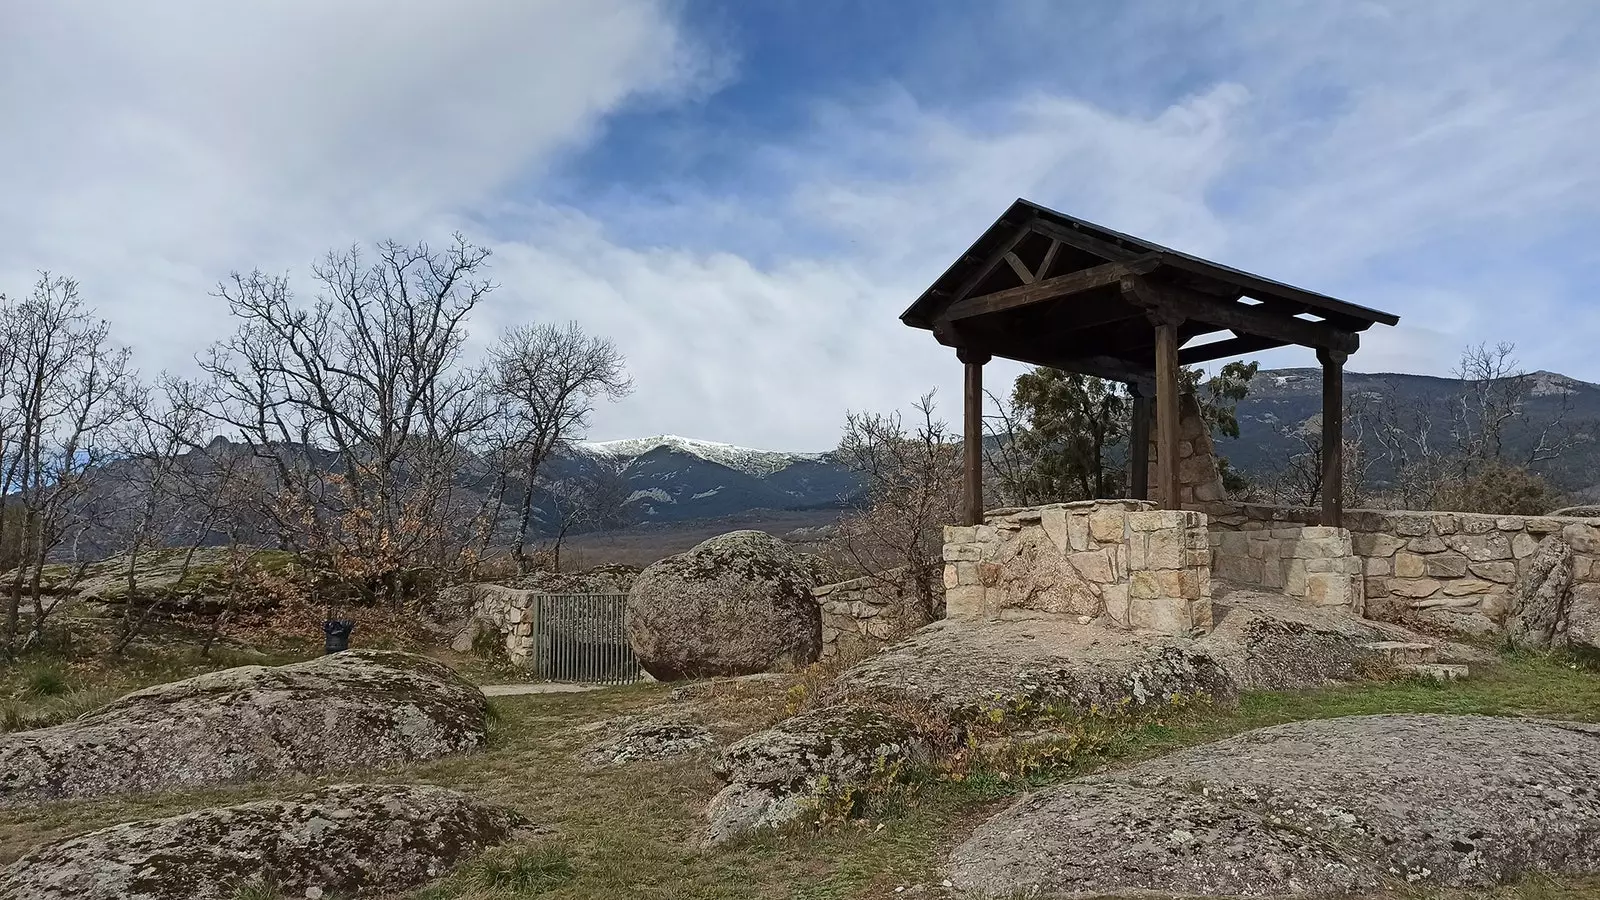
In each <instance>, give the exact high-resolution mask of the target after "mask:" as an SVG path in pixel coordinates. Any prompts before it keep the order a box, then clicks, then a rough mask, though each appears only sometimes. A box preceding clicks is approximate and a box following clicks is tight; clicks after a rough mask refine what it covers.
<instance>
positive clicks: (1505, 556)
mask: <svg viewBox="0 0 1600 900" xmlns="http://www.w3.org/2000/svg"><path fill="white" fill-rule="evenodd" d="M1203 508H1204V509H1205V510H1206V512H1207V514H1208V515H1209V518H1210V521H1211V527H1212V529H1213V530H1214V531H1217V532H1222V533H1220V534H1218V535H1216V537H1215V538H1214V547H1215V548H1216V550H1217V553H1216V558H1215V559H1214V560H1213V566H1214V569H1215V571H1216V573H1217V576H1218V577H1219V578H1237V577H1238V576H1239V575H1241V574H1243V575H1244V576H1246V577H1247V578H1248V577H1249V576H1250V575H1251V574H1253V569H1252V568H1250V567H1249V565H1248V564H1247V563H1242V562H1241V561H1240V560H1239V558H1238V552H1237V551H1238V548H1240V547H1244V548H1246V554H1247V555H1248V553H1249V552H1250V551H1249V548H1250V547H1251V546H1253V545H1254V543H1256V542H1257V541H1271V540H1273V537H1272V536H1273V535H1277V534H1289V533H1290V532H1292V531H1294V530H1296V529H1299V530H1300V531H1302V532H1304V531H1309V530H1311V529H1310V528H1308V527H1307V526H1306V524H1305V523H1311V522H1315V521H1316V520H1317V518H1318V516H1319V512H1318V511H1317V510H1314V509H1304V508H1298V507H1282V506H1266V505H1260V504H1242V503H1217V504H1206V505H1204V506H1203ZM1344 524H1345V526H1346V528H1347V529H1348V531H1349V533H1350V549H1351V552H1352V553H1353V554H1354V557H1355V558H1356V559H1357V560H1358V561H1359V562H1360V564H1361V568H1362V576H1363V578H1362V581H1361V593H1362V596H1363V600H1364V608H1365V614H1366V615H1367V616H1368V617H1369V618H1375V619H1383V620H1387V621H1396V622H1413V623H1414V622H1416V621H1418V620H1419V619H1421V620H1433V621H1434V622H1436V623H1438V624H1440V625H1443V626H1446V627H1450V628H1453V629H1456V630H1461V631H1477V632H1489V631H1493V630H1496V629H1497V628H1498V627H1499V626H1500V625H1501V624H1502V623H1503V622H1504V619H1505V616H1506V613H1507V611H1508V608H1509V605H1510V598H1511V591H1512V587H1513V585H1514V584H1515V583H1516V581H1517V578H1518V576H1520V575H1522V574H1523V573H1524V572H1525V571H1526V569H1527V566H1526V560H1527V558H1528V557H1529V556H1530V555H1532V553H1533V551H1534V549H1535V548H1536V547H1538V546H1539V542H1540V541H1542V540H1544V539H1546V538H1548V537H1551V536H1556V535H1559V536H1560V538H1561V539H1562V540H1564V541H1566V543H1567V544H1569V545H1571V547H1572V550H1573V583H1574V584H1575V585H1586V584H1600V520H1596V519H1581V518H1573V517H1557V516H1493V515H1479V514H1474V513H1451V512H1406V511H1390V510H1364V509H1363V510H1347V511H1346V512H1345V514H1344ZM1228 532H1232V533H1233V534H1232V535H1230V534H1229V533H1228ZM1263 533H1265V534H1266V535H1268V537H1267V538H1265V539H1261V538H1256V537H1254V536H1255V535H1260V534H1263ZM1264 580H1265V575H1264ZM1250 583H1254V582H1250Z"/></svg>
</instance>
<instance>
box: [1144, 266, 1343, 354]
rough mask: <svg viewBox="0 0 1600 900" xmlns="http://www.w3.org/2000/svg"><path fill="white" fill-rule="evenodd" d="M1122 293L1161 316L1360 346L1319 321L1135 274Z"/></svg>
mask: <svg viewBox="0 0 1600 900" xmlns="http://www.w3.org/2000/svg"><path fill="white" fill-rule="evenodd" d="M1122 295H1123V297H1124V298H1126V299H1127V300H1128V302H1130V303H1135V304H1138V305H1141V306H1144V307H1147V308H1149V309H1152V310H1159V311H1160V312H1162V313H1163V314H1164V315H1167V316H1175V317H1178V318H1183V319H1198V320H1199V321H1202V322H1210V323H1211V324H1213V325H1216V326H1218V327H1220V328H1228V329H1232V330H1233V331H1234V332H1236V333H1238V334H1241V335H1253V336H1255V337H1261V338H1271V339H1273V340H1276V341H1281V342H1283V343H1285V344H1299V345H1301V346H1303V347H1314V348H1318V349H1325V350H1335V351H1338V352H1341V353H1353V352H1355V350H1356V348H1357V347H1358V346H1360V339H1359V338H1357V337H1356V335H1354V334H1352V333H1350V332H1347V331H1341V330H1339V329H1337V328H1334V327H1332V326H1329V325H1326V324H1323V323H1320V322H1307V321H1305V320H1304V319H1296V318H1293V317H1285V316H1279V315H1274V314H1272V313H1270V312H1266V311H1264V310H1260V309H1257V308H1255V307H1252V306H1244V305H1240V304H1224V303H1219V302H1217V301H1216V300H1214V299H1212V298H1208V297H1205V296H1204V295H1200V294H1195V293H1193V292H1190V291H1185V290H1183V289H1181V288H1174V287H1171V286H1169V285H1160V284H1156V283H1154V282H1152V281H1150V280H1148V279H1145V278H1140V277H1137V276H1130V277H1128V278H1126V279H1123V281H1122Z"/></svg>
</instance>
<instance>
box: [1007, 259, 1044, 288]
mask: <svg viewBox="0 0 1600 900" xmlns="http://www.w3.org/2000/svg"><path fill="white" fill-rule="evenodd" d="M1006 262H1007V263H1008V264H1009V265H1010V266H1011V271H1013V272H1015V273H1017V277H1018V278H1021V279H1022V283H1023V284H1033V283H1034V282H1035V281H1038V280H1039V279H1037V278H1035V277H1033V273H1032V272H1029V271H1028V267H1027V266H1025V265H1023V264H1022V260H1021V259H1020V258H1018V256H1017V254H1016V253H1014V252H1013V253H1007V254H1006Z"/></svg>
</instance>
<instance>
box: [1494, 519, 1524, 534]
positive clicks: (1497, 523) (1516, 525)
mask: <svg viewBox="0 0 1600 900" xmlns="http://www.w3.org/2000/svg"><path fill="white" fill-rule="evenodd" d="M1494 527H1496V528H1498V529H1500V530H1501V531H1521V530H1522V517H1521V516H1501V517H1500V518H1498V519H1495V520H1494Z"/></svg>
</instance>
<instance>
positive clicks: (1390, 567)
mask: <svg viewBox="0 0 1600 900" xmlns="http://www.w3.org/2000/svg"><path fill="white" fill-rule="evenodd" d="M1362 562H1363V570H1364V571H1363V574H1366V575H1391V574H1393V573H1394V561H1393V560H1388V559H1374V558H1372V557H1368V558H1366V559H1364V560H1363V561H1362Z"/></svg>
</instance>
